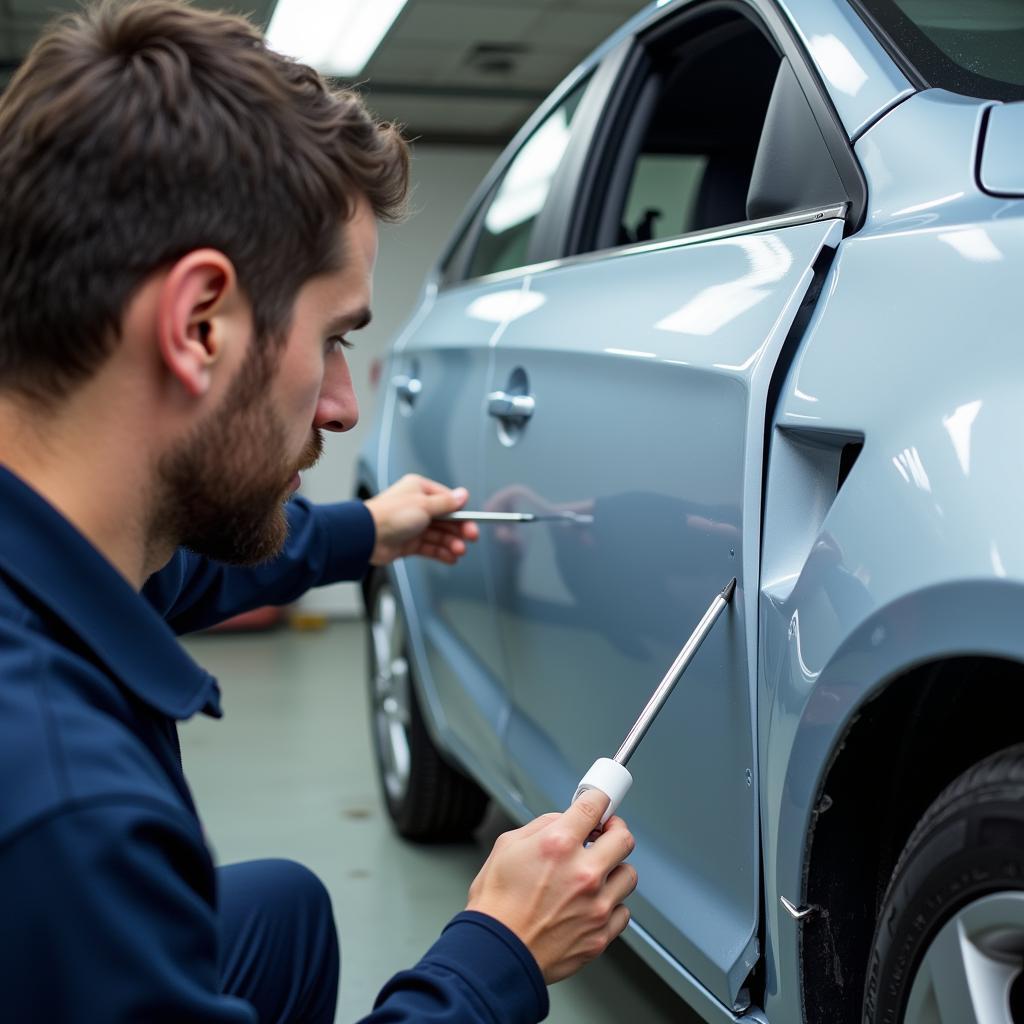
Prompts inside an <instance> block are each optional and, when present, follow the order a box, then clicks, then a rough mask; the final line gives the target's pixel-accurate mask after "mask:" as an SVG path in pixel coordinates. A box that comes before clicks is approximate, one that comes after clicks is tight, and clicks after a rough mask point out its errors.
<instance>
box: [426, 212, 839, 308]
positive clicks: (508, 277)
mask: <svg viewBox="0 0 1024 1024" xmlns="http://www.w3.org/2000/svg"><path fill="white" fill-rule="evenodd" d="M849 208H850V204H849V203H838V204H836V205H834V206H819V207H814V208H813V209H810V210H797V211H795V212H793V213H786V214H782V215H780V216H778V217H760V218H758V219H757V220H744V221H739V222H738V223H736V224H723V225H721V226H720V227H714V228H705V229H702V230H700V231H691V232H689V233H688V234H685V235H675V236H673V237H672V238H660V239H658V240H657V241H653V242H634V243H633V244H632V245H616V246H612V247H610V248H607V249H591V250H589V251H587V252H582V253H576V254H575V255H571V256H562V257H559V258H557V259H550V260H545V261H543V262H540V263H531V264H528V265H526V266H522V267H514V268H512V269H510V270H499V271H496V272H495V273H493V274H484V275H482V276H481V277H467V278H466V279H465V280H463V281H458V282H454V283H452V284H450V285H445V290H446V291H448V290H454V289H456V288H468V287H476V286H478V285H479V286H483V285H492V284H497V283H500V282H502V281H515V280H518V279H521V278H523V277H527V276H530V277H532V276H534V275H535V274H542V273H547V272H548V271H550V270H559V269H561V268H563V267H575V266H582V265H585V264H587V263H596V262H598V261H602V260H609V259H618V258H619V257H625V256H635V255H637V254H639V253H647V252H658V251H660V250H662V249H682V248H685V247H687V246H691V245H699V244H701V243H704V242H717V241H721V240H722V239H725V238H738V237H741V236H743V235H758V234H761V233H762V232H765V231H775V230H778V229H779V228H791V227H796V226H797V225H800V224H820V223H822V222H823V221H826V220H843V221H846V220H847V214H848V212H849Z"/></svg>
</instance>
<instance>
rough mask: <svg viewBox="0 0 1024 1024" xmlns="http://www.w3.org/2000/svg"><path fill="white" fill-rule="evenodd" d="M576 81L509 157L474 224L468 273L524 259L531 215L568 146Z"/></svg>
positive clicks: (534, 218)
mask: <svg viewBox="0 0 1024 1024" xmlns="http://www.w3.org/2000/svg"><path fill="white" fill-rule="evenodd" d="M583 89H584V85H582V84H581V85H579V86H577V87H576V88H575V89H574V90H573V91H572V92H571V93H570V94H569V96H568V97H567V98H566V99H565V101H564V102H563V103H561V104H560V105H559V106H558V107H556V108H555V109H554V110H553V111H552V112H551V114H549V115H548V117H547V118H546V119H545V120H544V121H543V122H542V123H541V125H540V126H539V127H538V128H537V130H536V131H535V132H534V133H533V134H532V135H531V136H530V137H529V139H527V140H526V142H525V143H523V146H522V148H521V149H520V150H519V152H518V153H517V154H516V155H515V157H514V158H513V159H512V162H511V163H510V164H509V166H508V170H506V172H505V174H504V176H503V177H502V180H501V183H500V185H499V186H498V188H497V190H496V191H495V193H494V197H493V199H491V201H490V204H489V206H488V207H487V210H486V212H485V213H484V216H483V222H482V224H481V225H480V236H479V239H478V241H477V245H476V250H475V251H474V253H473V257H472V259H471V260H470V265H469V276H470V277H479V276H480V275H482V274H493V273H496V272H498V271H500V270H511V269H512V268H514V267H521V266H523V265H524V264H525V263H526V260H527V250H528V248H529V245H530V237H531V235H532V233H533V227H534V224H535V223H536V221H537V216H538V214H539V213H540V211H541V209H543V207H544V202H545V200H546V199H547V197H548V192H549V191H550V190H551V184H552V182H553V180H554V177H555V172H556V171H557V170H558V167H559V165H560V164H561V162H562V157H563V156H564V155H565V151H566V149H568V147H569V140H570V138H571V133H572V123H573V118H574V116H575V114H576V110H577V108H578V107H579V103H580V99H581V97H582V95H583Z"/></svg>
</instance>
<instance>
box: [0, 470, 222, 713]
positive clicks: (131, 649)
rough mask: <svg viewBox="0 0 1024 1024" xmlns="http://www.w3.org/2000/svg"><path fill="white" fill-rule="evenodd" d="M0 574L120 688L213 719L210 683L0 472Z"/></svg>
mask: <svg viewBox="0 0 1024 1024" xmlns="http://www.w3.org/2000/svg"><path fill="white" fill-rule="evenodd" d="M0 572H2V573H5V574H7V575H8V576H9V577H10V578H11V579H13V580H14V581H15V582H16V583H17V584H18V585H19V586H21V587H22V588H24V589H25V590H27V591H28V592H29V593H31V594H32V595H33V596H34V597H35V598H36V599H37V600H38V601H40V602H41V603H42V604H44V605H45V606H46V607H47V608H49V609H50V611H51V612H52V613H53V614H54V615H55V616H56V617H57V618H59V619H60V620H61V621H62V622H63V623H64V624H65V625H66V626H67V627H68V628H69V629H70V630H71V631H72V632H73V633H74V634H75V635H76V636H77V637H78V638H79V640H81V641H82V643H83V644H85V645H86V646H87V647H88V648H89V650H90V651H91V652H92V653H93V655H94V656H95V658H96V660H97V661H98V662H100V663H102V664H103V665H104V666H105V667H106V668H107V669H108V670H109V671H110V673H111V674H112V675H114V676H115V677H116V678H117V679H118V680H119V681H120V683H121V684H122V685H123V686H124V687H125V688H126V689H127V690H129V691H131V693H133V694H134V695H135V696H136V697H138V698H139V699H140V700H142V701H143V702H145V703H146V704H148V705H150V706H151V707H153V708H155V709H156V710H157V711H159V712H161V713H162V714H164V715H168V716H170V717H172V718H176V719H185V718H190V717H191V716H192V715H194V714H195V713H196V712H197V711H200V710H202V711H204V712H206V713H207V714H209V715H213V716H214V717H219V716H220V714H221V711H220V689H219V687H218V686H217V681H216V680H215V679H214V678H213V676H211V675H210V674H209V673H208V672H206V671H205V670H204V669H202V668H201V667H200V666H199V665H197V664H196V663H195V661H193V660H192V658H191V657H189V655H188V653H187V652H186V651H185V649H184V648H183V647H182V646H181V644H180V643H179V642H178V640H177V638H176V637H175V635H174V633H173V632H172V631H171V629H170V627H169V626H168V625H167V623H165V622H164V620H163V619H162V618H160V616H159V615H157V613H156V612H155V611H154V610H153V609H152V608H151V607H150V606H149V605H148V604H147V603H146V601H145V600H144V599H143V598H142V597H140V596H139V593H138V591H136V590H135V589H134V588H133V587H132V586H131V584H130V583H129V582H128V581H127V580H126V579H125V578H124V577H123V576H122V575H121V574H120V573H119V572H118V571H117V570H116V569H115V568H114V567H113V566H112V565H111V564H110V562H108V561H107V560H106V559H105V558H104V557H103V555H101V554H100V553H99V551H97V550H96V548H94V547H93V546H92V545H91V544H90V543H89V541H87V540H86V539H85V537H83V536H82V534H81V533H79V532H78V531H77V530H76V529H75V528H74V527H73V526H72V525H71V523H69V522H68V521H67V520H66V519H65V518H64V517H63V516H62V515H61V514H60V513H59V512H58V511H57V510H56V509H55V508H54V507H53V506H52V505H50V504H49V503H48V502H47V501H46V500H45V499H44V498H42V497H41V496H40V495H39V494H37V493H36V492H35V491H34V490H32V489H31V488H30V487H29V486H28V485H27V484H25V483H24V482H23V481H22V480H20V479H19V478H18V477H17V476H15V475H14V474H13V473H12V472H10V470H8V469H6V468H5V467H3V466H0Z"/></svg>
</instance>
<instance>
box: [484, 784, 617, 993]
mask: <svg viewBox="0 0 1024 1024" xmlns="http://www.w3.org/2000/svg"><path fill="white" fill-rule="evenodd" d="M607 806H608V798H607V797H606V796H605V795H604V794H603V793H599V792H597V791H594V790H591V791H590V792H588V793H585V794H584V795H583V796H581V797H580V798H579V799H578V800H577V801H576V802H575V803H574V804H573V805H572V806H571V807H570V808H569V809H568V810H567V811H565V812H563V813H562V814H545V815H542V816H541V817H539V818H536V819H534V820H533V821H531V822H530V823H529V824H527V825H524V826H523V827H522V828H519V829H516V830H514V831H512V832H506V833H504V835H501V836H499V837H498V840H497V842H496V843H495V844H494V849H493V850H492V851H491V855H490V856H489V857H488V858H487V861H486V862H485V863H484V866H483V867H482V868H481V869H480V873H479V874H478V875H477V876H476V878H475V879H474V881H473V884H472V885H471V886H470V887H469V903H468V905H467V907H466V909H467V910H476V911H479V912H480V913H482V914H489V915H490V916H491V917H493V918H496V919H497V920H498V921H500V922H501V923H502V924H504V925H505V926H506V927H507V928H509V929H511V930H512V931H513V932H514V933H515V934H516V935H517V936H518V937H519V938H520V939H521V940H522V942H523V944H524V945H525V946H526V947H527V949H529V950H530V952H531V953H532V954H533V956H534V959H536V961H537V963H538V965H539V966H540V969H541V973H542V974H543V975H544V980H545V981H546V982H547V983H548V984H549V985H550V984H552V983H553V982H556V981H561V980H562V979H563V978H567V977H569V975H570V974H575V973H576V971H578V970H579V969H580V968H581V967H582V966H583V965H584V964H586V963H587V962H588V961H590V960H593V959H594V958H595V957H597V956H599V955H600V954H601V953H603V952H604V951H605V949H606V948H607V947H608V945H609V943H610V942H611V941H612V940H613V939H614V938H616V937H617V936H618V935H619V933H620V932H621V931H622V930H623V929H624V928H625V927H626V925H627V924H628V923H629V911H628V910H627V909H626V908H625V907H624V906H623V905H622V901H623V900H624V899H625V898H626V897H627V896H628V895H629V894H630V893H631V892H632V891H633V890H634V889H635V888H636V870H635V869H634V868H633V867H632V865H630V864H623V863H622V861H623V860H624V859H625V858H626V857H628V856H629V854H630V853H631V852H632V850H633V846H634V842H633V837H632V835H630V833H629V830H628V829H627V828H626V823H625V822H624V821H623V820H622V819H621V818H617V817H613V818H609V819H608V822H607V824H606V825H605V826H604V831H603V832H601V834H600V835H599V836H598V837H597V839H596V840H595V841H594V842H593V843H591V844H590V845H589V846H584V845H583V844H584V843H585V842H586V841H587V838H588V837H589V836H590V834H591V833H592V832H593V831H594V830H595V829H599V828H600V822H601V815H602V814H603V813H604V810H605V808H606V807H607Z"/></svg>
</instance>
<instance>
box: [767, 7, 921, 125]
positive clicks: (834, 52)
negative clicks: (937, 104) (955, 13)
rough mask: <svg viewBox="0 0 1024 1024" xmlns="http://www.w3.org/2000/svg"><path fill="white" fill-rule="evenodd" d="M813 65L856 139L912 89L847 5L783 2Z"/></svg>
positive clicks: (840, 116) (841, 117)
mask: <svg viewBox="0 0 1024 1024" xmlns="http://www.w3.org/2000/svg"><path fill="white" fill-rule="evenodd" d="M778 6H779V7H780V8H781V9H782V10H783V11H784V12H785V13H786V15H787V16H788V18H789V20H790V22H791V23H792V25H793V27H794V28H795V29H796V32H797V34H798V36H799V37H800V40H801V42H802V43H803V45H804V48H805V49H806V50H807V52H808V54H809V55H810V57H811V60H812V61H813V62H814V66H815V68H816V70H817V72H818V74H819V76H820V77H821V81H822V83H823V84H824V86H825V88H826V89H827V90H828V94H829V96H830V97H831V99H832V103H833V104H834V106H835V108H836V111H837V113H838V114H839V118H840V120H841V121H842V122H843V125H844V127H845V128H846V132H847V135H849V137H850V138H851V139H854V138H856V137H857V136H858V135H860V133H861V132H863V131H864V130H865V128H867V127H868V126H869V125H871V124H873V123H874V122H875V121H876V120H877V119H878V118H879V117H881V116H882V114H883V113H885V111H886V110H888V109H889V108H890V107H892V106H894V105H895V104H897V103H898V102H899V101H900V100H902V99H905V98H906V97H907V96H909V95H910V94H911V93H912V92H913V89H912V88H911V85H910V83H909V82H908V81H907V79H906V76H905V75H904V74H903V72H902V71H900V69H899V68H898V67H896V65H895V64H894V63H893V61H892V59H891V58H890V57H889V55H888V54H887V53H886V52H885V50H884V49H882V46H881V44H880V43H879V42H878V40H877V39H876V38H875V37H874V35H873V34H872V33H871V31H870V29H868V28H867V26H865V25H864V23H863V22H862V21H861V20H860V19H859V18H858V17H857V15H856V14H855V13H854V10H853V8H852V7H850V5H849V4H848V3H845V2H823V0H778Z"/></svg>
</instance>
